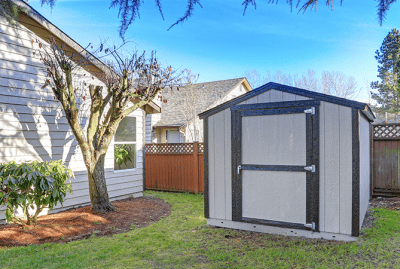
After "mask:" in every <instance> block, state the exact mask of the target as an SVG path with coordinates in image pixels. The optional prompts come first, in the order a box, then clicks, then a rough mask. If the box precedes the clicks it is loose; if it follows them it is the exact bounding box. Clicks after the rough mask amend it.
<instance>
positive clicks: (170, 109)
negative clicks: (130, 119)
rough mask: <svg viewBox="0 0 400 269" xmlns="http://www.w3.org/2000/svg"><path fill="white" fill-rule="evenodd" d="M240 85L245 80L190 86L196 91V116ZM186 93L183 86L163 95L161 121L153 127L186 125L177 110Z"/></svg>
mask: <svg viewBox="0 0 400 269" xmlns="http://www.w3.org/2000/svg"><path fill="white" fill-rule="evenodd" d="M240 83H245V84H246V83H247V80H246V78H235V79H228V80H219V81H212V82H204V83H197V84H192V85H190V87H192V89H193V91H196V94H198V96H197V100H196V114H198V113H201V112H203V111H205V110H206V109H207V108H209V107H211V106H212V105H213V104H214V103H215V102H217V101H218V100H220V99H221V98H223V97H225V96H226V95H227V94H228V93H229V92H231V91H232V90H233V89H234V88H236V86H238V85H239V84H240ZM247 84H248V83H247ZM246 87H250V86H246ZM247 90H251V88H248V89H247ZM187 91H188V86H183V87H179V91H177V90H174V91H171V92H168V93H164V97H165V98H166V99H167V101H168V102H167V103H163V104H162V109H161V120H160V121H159V122H157V123H156V124H155V127H169V126H171V127H172V126H182V125H184V124H186V123H187V122H186V119H185V116H184V115H183V113H182V112H181V110H180V108H179V105H180V104H181V103H182V102H185V98H186V93H187Z"/></svg>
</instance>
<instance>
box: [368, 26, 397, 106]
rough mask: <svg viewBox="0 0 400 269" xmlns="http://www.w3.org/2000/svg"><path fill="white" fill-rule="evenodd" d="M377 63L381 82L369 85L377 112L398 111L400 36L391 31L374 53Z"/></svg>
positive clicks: (394, 30)
mask: <svg viewBox="0 0 400 269" xmlns="http://www.w3.org/2000/svg"><path fill="white" fill-rule="evenodd" d="M375 54H376V55H375V59H376V60H377V61H378V64H379V65H378V73H379V74H378V77H379V78H380V79H381V81H375V82H372V83H371V88H372V89H375V90H377V92H371V97H372V99H374V100H375V101H376V104H377V105H376V107H375V110H376V111H377V112H399V111H400V100H399V93H400V74H399V72H400V34H399V31H398V30H396V29H392V31H390V32H389V33H388V35H387V36H386V37H385V39H384V40H383V42H382V46H381V47H380V49H379V50H377V51H376V52H375Z"/></svg>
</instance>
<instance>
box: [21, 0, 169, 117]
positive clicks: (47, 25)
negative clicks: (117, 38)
mask: <svg viewBox="0 0 400 269" xmlns="http://www.w3.org/2000/svg"><path fill="white" fill-rule="evenodd" d="M13 2H14V3H15V4H16V5H18V6H19V7H21V8H22V10H23V13H22V14H20V16H19V17H20V19H19V23H21V24H22V25H24V26H25V27H26V28H28V29H29V30H31V31H32V32H34V33H35V34H36V35H37V36H39V37H40V38H42V39H43V40H47V39H48V38H49V33H50V34H51V35H52V36H53V37H54V38H55V39H56V41H57V39H58V41H61V42H62V43H64V44H65V45H66V46H67V47H69V49H72V50H73V51H74V52H77V53H80V54H82V53H85V54H89V55H91V57H90V62H91V63H92V64H91V65H88V66H86V67H85V69H87V71H88V72H90V73H91V74H92V75H94V76H96V77H100V75H102V74H103V73H104V72H106V71H109V68H108V67H107V66H106V65H105V64H104V63H103V62H102V61H100V60H99V59H97V58H96V57H95V56H94V55H92V54H91V53H90V52H88V51H87V50H86V49H85V48H84V47H82V46H81V45H79V44H78V43H77V42H76V41H75V40H73V39H72V38H71V37H69V36H68V35H67V34H66V33H64V32H63V31H61V30H60V29H59V28H58V27H57V26H55V25H54V24H52V23H51V22H50V21H49V20H47V19H46V18H45V17H43V16H42V15H41V14H40V13H39V12H38V11H36V10H35V9H34V8H33V7H31V6H30V5H28V4H27V3H26V2H24V1H21V0H13ZM38 24H39V25H38ZM38 26H40V27H38ZM40 28H44V29H45V30H47V31H48V32H49V33H46V32H44V31H43V30H42V29H40ZM144 110H145V111H147V112H148V113H152V112H160V110H161V109H160V107H159V106H158V105H157V104H155V103H153V102H150V103H149V104H148V105H146V107H144Z"/></svg>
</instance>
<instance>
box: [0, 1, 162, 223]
mask: <svg viewBox="0 0 400 269" xmlns="http://www.w3.org/2000/svg"><path fill="white" fill-rule="evenodd" d="M15 2H16V3H17V4H18V5H20V6H22V7H23V8H24V10H25V13H21V14H20V15H19V21H18V22H17V23H16V24H15V25H10V24H9V23H8V22H7V20H6V19H5V18H3V17H0V162H10V161H16V162H23V161H31V160H38V161H52V160H60V159H61V160H62V161H63V162H65V164H66V165H67V166H68V167H69V168H71V169H72V170H73V172H74V174H75V178H74V179H72V188H73V194H68V195H67V197H66V199H65V202H64V206H63V208H61V206H60V205H58V206H57V207H56V208H54V209H53V212H56V211H58V210H61V209H66V208H70V207H76V206H83V205H89V204H90V198H89V191H88V179H87V171H86V167H85V165H84V162H83V158H82V154H81V150H80V148H79V146H78V143H77V141H76V139H75V137H74V135H73V133H72V131H71V129H70V127H69V124H68V122H67V119H66V118H65V117H64V114H63V113H64V112H63V110H62V108H61V106H60V104H59V103H58V102H57V101H56V100H55V99H54V97H53V93H52V90H51V89H50V88H49V86H47V87H43V85H44V82H45V74H44V72H43V70H42V68H43V64H42V62H41V60H40V51H43V49H44V47H46V46H48V42H47V41H48V40H49V38H50V36H52V37H53V38H55V40H56V41H57V42H58V43H64V44H65V45H66V47H67V51H70V52H74V53H88V52H87V51H85V49H84V48H83V47H82V46H81V45H79V44H78V43H76V42H75V41H74V40H73V39H72V38H70V37H69V36H68V35H67V34H65V33H64V32H62V31H61V30H60V29H58V28H57V27H56V26H55V25H53V24H52V23H50V22H49V21H48V20H47V19H46V18H44V17H43V16H42V15H40V14H39V13H38V12H37V11H36V10H34V9H33V8H31V7H30V6H29V5H28V4H26V3H25V2H23V1H15ZM105 68H106V67H105V65H104V64H103V63H102V62H100V61H99V60H97V59H96V58H95V57H92V62H91V63H90V64H89V65H85V66H84V67H81V68H79V69H76V76H75V81H74V82H75V85H81V86H82V85H83V84H85V83H86V84H87V85H90V84H91V85H95V86H105V85H104V84H103V82H102V81H101V80H100V78H101V76H102V74H103V70H105ZM85 95H86V97H87V98H86V101H84V100H81V101H80V102H81V104H80V117H81V124H82V127H83V128H85V126H86V123H87V116H88V113H87V112H88V111H87V108H88V106H87V104H88V102H90V101H89V100H90V98H89V96H88V93H87V92H83V96H85ZM159 111H160V108H159V107H158V106H157V105H156V104H154V103H150V104H149V105H147V106H146V107H145V108H144V109H138V110H136V111H134V112H133V113H132V114H130V115H129V116H128V117H126V118H125V119H124V120H123V121H122V122H121V124H120V127H119V129H118V130H117V136H116V138H115V139H114V140H113V142H112V144H111V145H110V147H109V151H108V152H107V156H106V163H105V173H106V180H107V188H108V193H109V197H110V199H111V200H116V199H121V198H124V197H129V196H133V197H138V196H141V195H142V191H143V144H144V138H145V125H144V122H145V117H146V115H147V114H149V113H157V112H159ZM125 129H126V130H125ZM126 131H129V133H130V134H131V139H130V140H129V141H126V139H125V140H124V141H123V142H120V141H118V134H119V133H124V132H126ZM117 146H120V147H126V148H129V152H130V153H131V157H132V162H130V163H128V164H127V165H125V166H124V167H118V166H116V165H115V164H114V148H115V147H117ZM4 210H5V208H0V220H3V219H4Z"/></svg>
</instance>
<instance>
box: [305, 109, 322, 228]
mask: <svg viewBox="0 0 400 269" xmlns="http://www.w3.org/2000/svg"><path fill="white" fill-rule="evenodd" d="M319 117H320V114H319V104H318V106H315V115H313V118H312V150H313V152H312V160H311V161H312V164H314V165H315V173H312V174H311V175H310V176H311V178H310V180H311V182H312V183H311V184H312V187H311V189H312V191H311V192H312V194H313V195H314V196H313V199H312V202H311V201H308V202H310V203H311V204H310V207H308V208H310V209H311V212H310V213H309V214H310V218H311V219H312V220H313V221H314V222H315V231H317V232H319V194H320V189H319V136H320V133H319ZM310 136H311V135H310ZM307 197H309V196H308V195H307Z"/></svg>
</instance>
